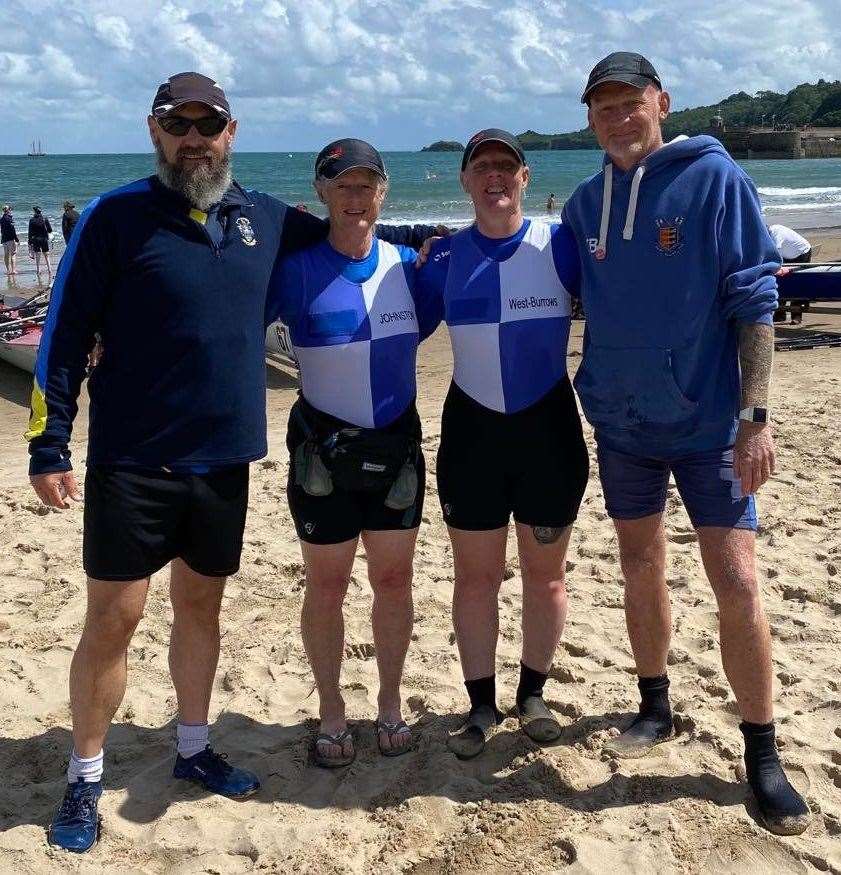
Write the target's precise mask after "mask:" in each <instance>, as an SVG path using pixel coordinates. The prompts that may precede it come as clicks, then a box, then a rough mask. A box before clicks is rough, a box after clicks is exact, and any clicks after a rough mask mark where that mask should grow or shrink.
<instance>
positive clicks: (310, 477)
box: [266, 139, 439, 768]
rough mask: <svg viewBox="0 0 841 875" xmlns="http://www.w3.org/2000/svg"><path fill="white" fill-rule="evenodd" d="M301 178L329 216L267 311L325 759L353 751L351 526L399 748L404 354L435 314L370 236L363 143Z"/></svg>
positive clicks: (386, 720) (413, 518) (411, 455)
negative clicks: (320, 238) (283, 336)
mask: <svg viewBox="0 0 841 875" xmlns="http://www.w3.org/2000/svg"><path fill="white" fill-rule="evenodd" d="M314 184H315V188H316V191H317V193H318V196H319V198H320V199H321V200H322V201H323V202H324V203H325V204H326V205H327V208H328V210H329V213H330V233H329V236H328V238H327V240H325V241H324V242H323V243H320V244H318V245H316V246H313V247H311V248H310V249H306V250H304V251H302V252H299V253H296V254H294V255H291V256H288V257H287V258H285V259H283V260H282V261H281V262H279V264H278V266H277V268H276V270H275V274H274V276H273V278H272V283H271V288H270V291H269V299H268V307H267V313H266V321H267V323H270V322H273V321H274V320H276V319H278V318H279V319H281V320H282V321H283V322H284V323H286V324H287V325H288V326H289V329H290V334H291V337H292V344H293V347H294V351H295V355H296V357H297V359H298V364H299V367H300V375H301V397H300V398H299V399H298V401H297V402H296V403H295V405H294V407H293V409H292V413H291V415H290V420H289V427H288V430H287V446H288V448H289V452H290V456H291V464H290V472H289V483H288V487H287V496H288V499H289V508H290V510H291V512H292V517H293V519H294V521H295V527H296V530H297V532H298V537H299V538H300V540H301V551H302V553H303V557H304V563H305V565H306V592H305V595H304V605H303V609H302V612H301V634H302V637H303V641H304V647H305V648H306V651H307V656H308V657H309V660H310V664H311V666H312V669H313V674H314V676H315V683H316V687H317V689H318V694H319V700H320V716H321V727H320V730H319V733H318V735H317V736H316V738H315V743H314V750H313V758H314V761H315V762H316V764H318V765H321V766H324V767H327V768H334V767H338V766H343V765H348V764H349V763H350V762H352V760H353V758H354V756H355V751H354V748H353V738H352V737H351V734H350V732H349V731H348V728H347V722H346V720H345V706H344V700H343V699H342V695H341V692H340V687H339V672H340V669H341V662H342V654H343V650H344V620H343V616H342V603H343V601H344V596H345V593H346V591H347V586H348V581H349V578H350V572H351V567H352V565H353V559H354V556H355V554H356V550H357V544H358V541H359V537H360V535H361V537H362V541H363V543H364V545H365V551H366V554H367V558H368V579H369V580H370V582H371V586H372V588H373V591H374V605H373V610H372V616H371V620H372V626H373V634H374V646H375V648H376V655H377V667H378V670H379V676H380V691H379V696H378V715H377V723H376V727H377V740H378V744H379V747H380V751H381V752H382V753H383V754H384V755H386V756H396V755H398V754H400V753H405V752H406V751H407V750H408V745H409V742H410V741H411V735H410V731H409V728H408V726H406V724H405V722H404V721H403V718H402V715H401V710H400V707H401V706H400V678H401V675H402V671H403V663H404V660H405V657H406V651H407V649H408V646H409V640H410V637H411V632H412V622H413V607H412V588H411V587H412V557H413V554H414V548H415V539H416V537H417V532H418V525H419V523H420V519H421V511H422V507H423V496H424V460H423V455H422V453H421V449H420V437H421V431H420V419H419V417H418V413H417V409H416V406H415V394H416V388H415V357H416V352H417V346H418V342H419V341H420V340H422V339H424V338H425V337H427V336H428V335H429V334H430V333H431V332H432V331H433V330H434V328H435V325H437V322H438V318H439V317H438V315H437V311H438V306H437V304H436V303H435V302H433V306H432V307H430V306H429V305H426V304H424V302H423V301H421V300H419V299H418V298H417V296H416V294H415V290H414V288H415V281H416V278H417V271H416V270H415V267H414V262H415V260H416V253H415V251H414V250H412V249H408V248H406V247H403V246H392V245H391V244H389V243H385V242H383V241H381V240H377V239H376V238H375V237H374V224H375V222H376V221H377V217H378V215H379V212H380V208H381V206H382V203H383V200H384V198H385V194H386V191H387V188H388V180H387V176H386V171H385V166H384V164H383V161H382V158H381V156H380V155H379V153H378V152H377V151H376V149H374V148H373V146H371V145H369V144H368V143H365V142H363V141H361V140H352V139H345V140H339V141H337V142H334V143H331V144H329V145H328V146H326V147H325V148H324V149H323V150H322V151H321V153H320V154H319V155H318V158H317V159H316V166H315V182H314ZM432 311H435V315H432V318H431V319H430V313H431V312H432Z"/></svg>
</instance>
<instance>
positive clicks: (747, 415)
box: [739, 407, 770, 423]
mask: <svg viewBox="0 0 841 875" xmlns="http://www.w3.org/2000/svg"><path fill="white" fill-rule="evenodd" d="M739 419H743V420H744V421H745V422H759V423H766V422H769V421H770V417H769V415H768V408H767V407H743V408H742V409H741V410H740V411H739Z"/></svg>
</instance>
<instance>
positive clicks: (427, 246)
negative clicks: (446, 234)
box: [415, 237, 441, 270]
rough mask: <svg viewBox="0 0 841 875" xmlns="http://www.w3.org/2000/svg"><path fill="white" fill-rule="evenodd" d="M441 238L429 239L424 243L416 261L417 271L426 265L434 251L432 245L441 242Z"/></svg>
mask: <svg viewBox="0 0 841 875" xmlns="http://www.w3.org/2000/svg"><path fill="white" fill-rule="evenodd" d="M440 239H441V237H427V238H426V240H424V241H423V245H422V246H421V248H420V249H418V257H417V260H416V261H415V270H420V268H422V267H423V266H424V265H425V264H426V260H427V259H428V258H429V253H430V252H431V251H432V244H433V243H435V241H436V240H440Z"/></svg>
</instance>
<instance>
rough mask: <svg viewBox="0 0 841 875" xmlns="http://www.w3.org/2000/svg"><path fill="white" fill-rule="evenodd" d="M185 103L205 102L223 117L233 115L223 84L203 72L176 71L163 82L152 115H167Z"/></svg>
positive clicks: (156, 95) (153, 104)
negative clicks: (203, 74)
mask: <svg viewBox="0 0 841 875" xmlns="http://www.w3.org/2000/svg"><path fill="white" fill-rule="evenodd" d="M185 103H203V104H204V105H205V106H207V107H209V108H210V109H212V110H213V111H214V112H215V113H218V114H219V115H221V116H222V117H223V118H227V119H229V118H230V117H231V108H230V106H228V98H227V97H225V92H224V91H223V90H222V86H221V85H219V83H218V82H214V81H213V80H212V79H209V78H208V77H207V76H202V74H201V73H176V74H175V75H174V76H170V77H169V79H167V80H166V82H162V83H161V84H160V85H159V86H158V91H157V93H156V94H155V99H154V100H153V101H152V115H154V116H157V117H160V116H162V115H166V114H167V113H170V112H172V110H174V109H177V108H178V107H179V106H184V104H185Z"/></svg>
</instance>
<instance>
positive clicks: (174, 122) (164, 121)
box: [158, 115, 228, 137]
mask: <svg viewBox="0 0 841 875" xmlns="http://www.w3.org/2000/svg"><path fill="white" fill-rule="evenodd" d="M158 124H159V125H160V126H161V128H163V130H165V131H166V132H167V133H168V134H171V135H172V136H173V137H185V136H186V135H187V133H188V132H189V130H190V128H192V127H193V126H195V128H196V130H197V131H198V132H199V134H200V135H201V136H202V137H216V136H218V135H219V134H221V133H222V131H224V130H225V128H226V127H227V126H228V120H227V119H226V118H223V117H222V116H221V115H206V116H204V117H203V118H195V119H193V118H185V117H184V116H183V115H165V116H162V117H161V118H159V119H158Z"/></svg>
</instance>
